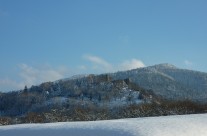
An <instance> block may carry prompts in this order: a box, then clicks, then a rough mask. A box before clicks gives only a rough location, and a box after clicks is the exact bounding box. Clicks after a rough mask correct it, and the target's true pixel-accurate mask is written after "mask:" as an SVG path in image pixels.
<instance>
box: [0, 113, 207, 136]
mask: <svg viewBox="0 0 207 136" xmlns="http://www.w3.org/2000/svg"><path fill="white" fill-rule="evenodd" d="M0 136H207V114H197V115H181V116H165V117H149V118H136V119H119V120H110V121H109V120H107V121H90V122H61V123H49V124H23V125H11V126H0Z"/></svg>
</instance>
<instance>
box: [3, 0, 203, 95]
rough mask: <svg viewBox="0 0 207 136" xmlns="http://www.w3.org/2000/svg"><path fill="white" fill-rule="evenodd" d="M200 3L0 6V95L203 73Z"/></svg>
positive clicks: (91, 0)
mask: <svg viewBox="0 0 207 136" xmlns="http://www.w3.org/2000/svg"><path fill="white" fill-rule="evenodd" d="M206 7H207V1H206V0H172V1H170V0H168V1H167V0H156V1H155V0H87V1H86V0H61V1H58V0H18V1H16V0H0V62H1V66H0V90H1V91H8V90H15V89H20V88H23V87H24V85H28V86H30V85H32V84H39V83H41V82H45V81H54V80H57V79H59V78H66V77H69V76H72V75H74V74H84V73H103V72H114V71H117V70H127V69H132V68H137V67H142V66H149V65H154V64H159V63H166V62H167V63H171V64H174V65H176V66H177V67H181V68H188V69H193V70H199V71H204V72H207V61H206V59H207V57H206V51H207V16H206V13H207V8H206Z"/></svg>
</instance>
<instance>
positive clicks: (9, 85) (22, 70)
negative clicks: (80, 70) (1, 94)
mask: <svg viewBox="0 0 207 136" xmlns="http://www.w3.org/2000/svg"><path fill="white" fill-rule="evenodd" d="M66 73H68V69H67V68H66V67H64V66H62V67H58V68H55V69H54V68H51V67H50V66H47V67H43V68H42V67H41V68H38V67H32V66H29V65H27V64H20V65H19V73H18V79H20V80H19V81H16V80H12V79H9V78H5V79H0V91H9V90H10V91H11V90H15V89H22V88H23V87H24V86H25V85H27V86H28V87H30V86H31V85H37V84H40V83H42V82H47V81H55V80H58V79H61V78H64V77H65V75H66Z"/></svg>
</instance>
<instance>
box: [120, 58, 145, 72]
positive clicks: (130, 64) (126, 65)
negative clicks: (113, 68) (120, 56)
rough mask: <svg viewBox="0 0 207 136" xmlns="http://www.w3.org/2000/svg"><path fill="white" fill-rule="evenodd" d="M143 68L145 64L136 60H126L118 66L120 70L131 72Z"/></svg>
mask: <svg viewBox="0 0 207 136" xmlns="http://www.w3.org/2000/svg"><path fill="white" fill-rule="evenodd" d="M141 67H145V64H144V63H143V62H142V61H141V60H138V59H131V60H126V61H124V62H123V63H122V64H121V65H120V70H131V69H136V68H141Z"/></svg>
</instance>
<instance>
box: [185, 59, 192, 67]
mask: <svg viewBox="0 0 207 136" xmlns="http://www.w3.org/2000/svg"><path fill="white" fill-rule="evenodd" d="M184 64H185V65H186V66H192V65H193V62H191V61H189V60H185V61H184Z"/></svg>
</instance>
